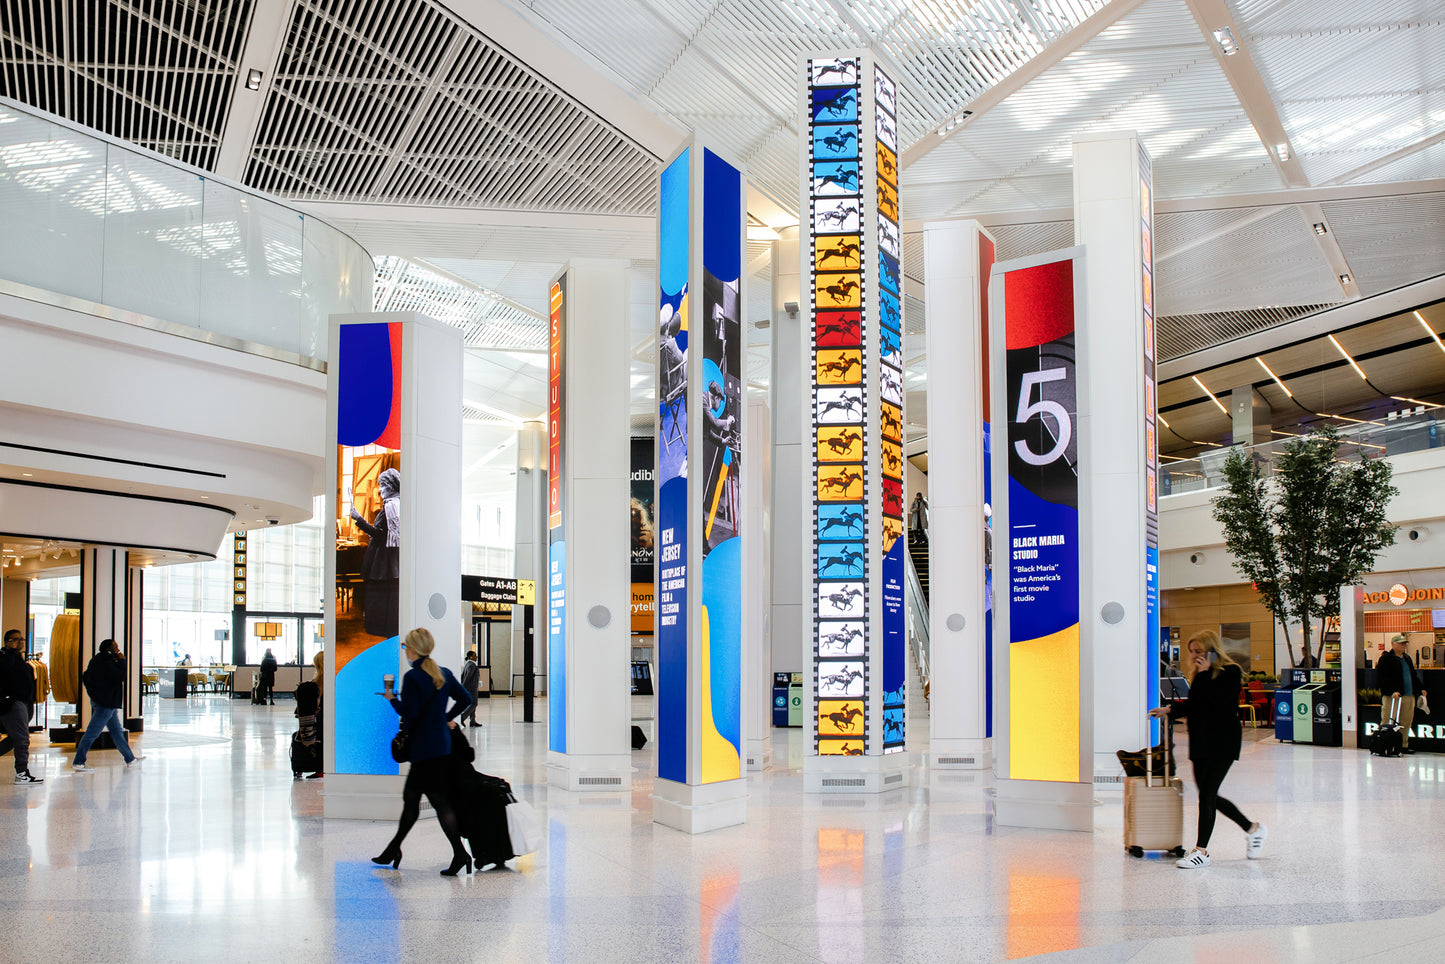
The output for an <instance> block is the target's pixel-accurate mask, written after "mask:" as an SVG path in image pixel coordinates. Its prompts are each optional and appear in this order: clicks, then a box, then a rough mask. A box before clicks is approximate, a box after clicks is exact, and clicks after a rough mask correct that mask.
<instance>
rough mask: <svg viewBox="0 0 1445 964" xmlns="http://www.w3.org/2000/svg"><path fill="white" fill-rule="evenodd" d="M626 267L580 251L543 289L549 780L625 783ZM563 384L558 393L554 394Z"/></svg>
mask: <svg viewBox="0 0 1445 964" xmlns="http://www.w3.org/2000/svg"><path fill="white" fill-rule="evenodd" d="M627 272H628V268H627V263H626V262H623V261H611V260H602V259H577V260H574V261H571V262H569V263H568V265H567V267H566V269H565V270H564V271H563V272H562V273H561V274H560V275H558V276H557V278H555V279H554V280H553V282H552V284H551V287H550V289H549V291H550V305H551V311H552V319H551V320H552V350H551V353H550V358H551V366H552V367H551V389H550V390H549V407H550V413H549V416H548V433H549V438H548V446H549V452H550V455H549V460H548V461H549V472H548V513H547V514H548V520H547V524H548V539H549V550H548V565H547V580H546V582H544V583H541V584H539V585H545V586H547V589H548V598H549V605H548V612H547V619H546V624H547V649H548V656H547V711H548V734H547V739H548V744H547V746H548V752H547V780H548V782H549V783H550V784H551V785H552V786H554V787H559V788H562V789H566V790H601V791H617V790H626V789H628V788H630V787H631V785H632V747H631V742H630V720H631V716H632V714H631V705H630V702H629V701H630V695H629V694H630V692H631V684H630V679H631V677H630V658H631V654H632V649H631V640H632V637H631V613H632V584H631V570H630V568H629V567H628V565H627V564H626V560H627V559H628V558H629V557H630V556H631V553H632V537H631V534H630V532H629V531H628V519H627V512H626V508H627V500H628V495H629V492H628V484H629V483H628V471H629V466H630V462H631V437H632V433H631V423H630V420H629V417H628V410H629V406H628V392H629V390H630V375H629V365H628V344H627V335H628V275H627ZM558 390H560V393H561V394H560V396H559V395H557V394H556V393H557V392H558Z"/></svg>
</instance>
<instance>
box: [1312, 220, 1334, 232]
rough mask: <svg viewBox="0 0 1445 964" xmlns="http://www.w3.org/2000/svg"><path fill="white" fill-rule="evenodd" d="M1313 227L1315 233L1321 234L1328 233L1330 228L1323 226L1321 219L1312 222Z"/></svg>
mask: <svg viewBox="0 0 1445 964" xmlns="http://www.w3.org/2000/svg"><path fill="white" fill-rule="evenodd" d="M1314 228H1315V234H1321V235H1323V234H1329V233H1330V229H1329V228H1327V227H1325V222H1323V221H1316V222H1315V224H1314Z"/></svg>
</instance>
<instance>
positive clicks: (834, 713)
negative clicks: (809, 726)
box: [818, 700, 865, 739]
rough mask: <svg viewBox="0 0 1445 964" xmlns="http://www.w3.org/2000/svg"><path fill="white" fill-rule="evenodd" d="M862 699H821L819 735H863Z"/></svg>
mask: <svg viewBox="0 0 1445 964" xmlns="http://www.w3.org/2000/svg"><path fill="white" fill-rule="evenodd" d="M864 722H865V721H864V717H863V701H862V700H819V701H818V735H819V736H852V737H857V738H859V739H862V737H863V725H864Z"/></svg>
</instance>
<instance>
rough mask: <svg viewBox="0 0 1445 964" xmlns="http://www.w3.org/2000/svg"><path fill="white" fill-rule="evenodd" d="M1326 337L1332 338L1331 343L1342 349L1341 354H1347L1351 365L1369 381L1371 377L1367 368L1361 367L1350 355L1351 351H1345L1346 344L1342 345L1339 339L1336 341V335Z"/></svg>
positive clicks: (1346, 359) (1347, 359)
mask: <svg viewBox="0 0 1445 964" xmlns="http://www.w3.org/2000/svg"><path fill="white" fill-rule="evenodd" d="M1325 337H1326V338H1328V339H1329V340H1330V344H1331V345H1334V346H1335V347H1336V348H1338V349H1339V350H1340V354H1341V355H1344V356H1345V361H1347V362H1349V363H1350V367H1352V368H1353V369H1354V370H1355V371H1356V372H1358V373H1359V376H1360V377H1361V378H1363V379H1365V381H1369V378H1368V377H1366V375H1365V370H1364V369H1363V368H1361V367H1360V366H1359V364H1358V363H1356V361H1355V360H1354V359H1353V358H1351V357H1350V353H1349V352H1347V351H1345V346H1344V345H1341V344H1340V343H1339V342H1338V341H1336V340H1335V336H1334V335H1326V336H1325Z"/></svg>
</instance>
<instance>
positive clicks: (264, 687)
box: [257, 649, 276, 706]
mask: <svg viewBox="0 0 1445 964" xmlns="http://www.w3.org/2000/svg"><path fill="white" fill-rule="evenodd" d="M257 696H259V697H260V699H261V702H263V703H265V702H266V701H267V700H269V701H270V702H271V705H272V706H275V705H276V654H274V653H272V652H271V651H270V650H269V649H268V650H266V655H265V656H263V657H262V658H261V689H260V692H258V693H257Z"/></svg>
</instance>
